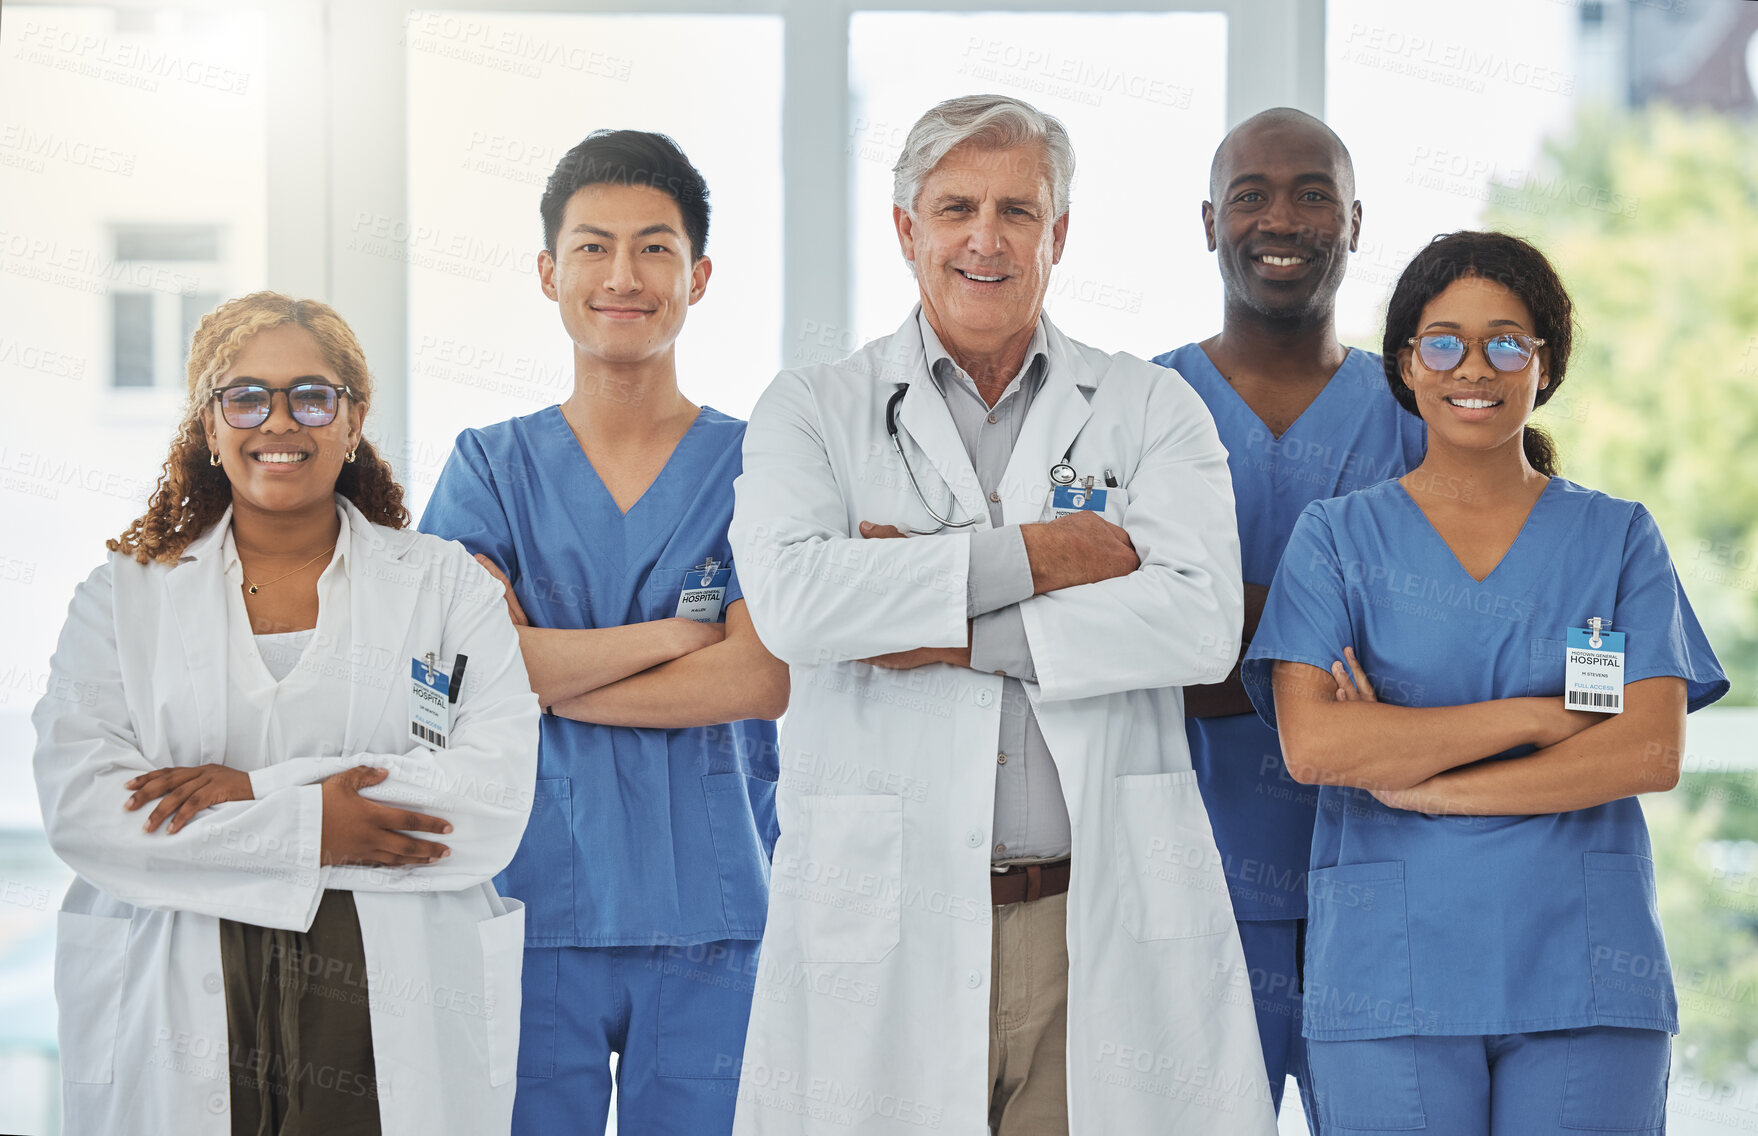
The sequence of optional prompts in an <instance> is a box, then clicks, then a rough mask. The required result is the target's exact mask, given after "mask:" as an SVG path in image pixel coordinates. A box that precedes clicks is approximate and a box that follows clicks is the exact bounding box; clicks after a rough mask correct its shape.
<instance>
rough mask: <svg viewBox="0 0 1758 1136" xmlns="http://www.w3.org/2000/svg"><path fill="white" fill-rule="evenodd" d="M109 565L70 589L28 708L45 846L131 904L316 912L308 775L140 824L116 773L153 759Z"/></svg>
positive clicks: (314, 802) (314, 819)
mask: <svg viewBox="0 0 1758 1136" xmlns="http://www.w3.org/2000/svg"><path fill="white" fill-rule="evenodd" d="M114 594H115V593H114V586H113V578H112V565H111V564H108V563H106V564H105V565H103V566H102V567H100V568H99V569H98V570H97V571H95V572H93V573H92V574H91V576H90V577H88V578H87V579H86V581H85V582H84V583H83V584H81V585H80V586H79V587H78V589H76V590H75V592H74V594H73V602H72V604H71V605H70V606H69V608H68V612H67V623H66V624H65V625H64V626H63V627H62V629H61V639H60V642H59V643H58V644H57V646H56V648H55V654H54V656H53V657H52V658H51V659H50V660H49V685H48V692H47V693H46V694H45V695H44V697H43V699H42V701H40V702H38V703H37V707H36V710H35V711H34V712H33V713H32V715H31V721H32V724H33V725H34V726H35V727H36V732H37V745H36V752H35V755H34V758H33V762H34V765H35V771H36V780H37V797H38V800H39V802H40V804H41V805H42V809H43V824H44V827H45V828H46V829H47V830H48V837H49V846H50V847H51V848H53V849H54V850H55V854H56V855H58V856H60V857H61V859H62V860H64V861H66V863H67V865H68V866H69V867H71V868H72V869H73V870H74V871H76V872H78V873H79V874H80V875H81V876H83V877H85V878H86V879H87V880H89V881H91V883H92V884H93V885H94V886H96V887H98V888H100V889H101V890H103V891H105V892H107V893H108V894H110V895H112V896H114V897H115V898H117V899H119V900H122V901H123V902H125V903H131V904H133V905H135V906H137V907H147V908H160V909H167V910H180V911H193V912H196V913H198V914H202V915H212V916H215V917H218V918H222V919H236V920H239V921H241V922H245V923H254V924H257V925H259V926H263V927H281V928H288V929H293V930H304V929H306V928H307V927H309V926H310V925H311V920H312V917H313V916H314V915H315V914H316V913H317V904H318V900H319V899H321V898H322V896H323V889H324V880H325V877H326V876H327V875H328V872H327V870H325V869H322V868H320V867H319V864H318V859H319V851H320V842H321V838H322V827H321V826H322V814H323V800H322V797H321V796H320V790H319V789H318V788H317V787H316V786H310V787H307V788H303V789H300V790H298V791H297V792H294V793H284V794H279V795H277V796H275V797H274V798H272V799H269V800H260V801H234V802H231V803H228V804H224V805H219V806H216V807H214V808H212V809H208V810H204V812H203V813H202V815H201V817H200V818H199V823H195V824H190V825H188V826H186V827H185V828H184V829H182V831H180V832H177V833H167V832H166V831H165V828H164V826H162V825H161V826H160V829H159V831H158V832H154V833H148V832H145V831H143V830H142V827H141V826H142V824H143V823H144V822H145V820H146V817H147V814H148V811H149V810H144V809H143V810H139V811H136V812H128V811H126V810H124V809H123V807H122V804H123V802H124V801H126V800H127V799H128V796H129V791H128V790H127V789H125V788H123V785H124V784H125V783H126V782H127V781H129V780H130V779H132V778H134V777H136V776H138V775H139V774H142V773H146V772H148V771H150V770H151V769H153V768H154V764H153V763H151V762H149V761H148V760H147V758H146V756H145V754H143V753H142V752H141V750H140V745H139V743H138V741H137V739H136V735H135V732H134V725H133V722H132V720H131V718H130V716H129V713H128V706H127V702H126V699H125V696H124V692H123V686H122V665H121V661H120V657H119V655H118V652H117V646H116V615H115V612H114Z"/></svg>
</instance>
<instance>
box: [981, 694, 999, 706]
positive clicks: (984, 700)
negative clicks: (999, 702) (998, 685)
mask: <svg viewBox="0 0 1758 1136" xmlns="http://www.w3.org/2000/svg"><path fill="white" fill-rule="evenodd" d="M993 701H995V692H994V691H993V690H979V691H977V705H978V706H987V705H989V704H990V703H991V702H993Z"/></svg>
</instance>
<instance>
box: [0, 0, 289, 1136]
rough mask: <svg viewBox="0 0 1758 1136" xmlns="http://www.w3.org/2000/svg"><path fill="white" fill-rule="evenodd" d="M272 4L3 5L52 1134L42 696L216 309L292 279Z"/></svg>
mask: <svg viewBox="0 0 1758 1136" xmlns="http://www.w3.org/2000/svg"><path fill="white" fill-rule="evenodd" d="M265 54H266V53H265V21H264V18H263V16H262V14H261V13H260V12H252V11H248V10H245V11H236V10H231V9H228V8H222V7H219V6H209V7H207V8H205V9H202V10H195V11H189V10H182V9H176V8H164V9H159V8H150V7H141V6H132V5H131V6H127V7H122V8H114V7H101V6H99V7H72V6H61V5H29V4H12V3H8V4H6V6H5V14H4V18H3V19H0V387H3V388H4V390H5V391H6V410H5V413H4V414H3V415H0V518H3V520H4V522H5V524H4V531H5V533H6V536H5V537H4V538H0V609H3V610H4V611H5V613H6V614H5V617H4V620H5V622H4V627H5V635H4V638H5V642H6V649H7V659H6V662H5V663H4V664H0V778H4V780H5V783H6V784H7V785H8V786H10V787H11V788H10V791H9V792H7V793H5V794H3V795H0V1131H7V1132H29V1133H43V1132H48V1131H51V1130H52V1128H53V1125H54V1119H53V1118H54V1116H55V1115H56V1113H57V1111H58V1105H59V1096H60V1081H59V1078H58V1076H57V1075H56V1064H55V1002H54V996H53V994H52V987H51V977H52V973H53V952H54V929H55V910H56V908H57V907H58V906H59V905H60V902H61V895H62V893H63V892H64V891H65V890H66V887H67V883H68V880H69V874H68V872H67V869H66V868H65V867H64V866H63V865H62V864H61V863H60V862H59V861H58V860H56V859H55V858H54V857H53V855H51V854H50V852H49V849H48V846H47V845H46V844H45V843H44V841H43V838H42V829H41V821H40V819H39V817H38V814H37V805H36V795H35V793H34V792H32V791H31V785H32V777H31V768H30V755H31V748H32V742H33V736H32V733H31V730H30V724H29V720H28V714H29V712H30V709H31V706H32V705H33V704H34V703H35V701H36V699H37V698H38V697H39V696H40V695H41V694H42V693H43V691H44V688H45V684H46V682H47V680H48V659H49V653H50V650H51V649H52V647H53V645H54V641H55V636H56V634H57V633H58V632H59V630H60V627H61V622H62V619H63V618H64V616H65V614H66V610H67V601H68V598H69V597H70V596H71V594H72V591H73V586H74V584H75V582H76V581H78V580H80V579H83V578H84V577H85V575H86V574H87V573H88V572H90V571H91V570H92V568H93V567H94V566H95V565H96V564H98V562H99V561H100V560H101V559H102V557H103V555H104V544H103V542H104V538H105V537H108V536H114V535H116V534H117V533H119V532H121V531H122V529H123V527H124V526H125V525H126V524H127V523H128V521H129V520H130V519H132V518H133V517H135V516H137V515H139V513H140V512H141V510H142V508H143V506H144V505H145V503H146V498H147V494H148V493H149V492H150V490H151V488H152V486H153V483H154V480H155V478H156V476H157V473H158V469H159V463H160V462H161V461H163V460H164V455H165V452H166V449H167V448H168V446H169V444H170V441H171V435H172V431H173V429H174V427H175V425H176V422H177V420H178V418H179V416H180V412H181V409H182V405H183V394H184V389H185V388H184V376H183V367H184V358H185V352H186V350H187V345H188V339H189V332H190V331H191V330H192V329H193V326H194V320H195V319H197V318H199V317H200V315H201V313H202V312H204V311H206V310H208V309H209V308H211V307H212V306H213V304H214V303H215V302H217V301H218V299H219V298H220V297H221V296H223V295H228V294H236V293H238V292H241V291H247V290H249V289H252V288H259V287H262V286H263V285H265V284H266V283H268V280H267V276H266V267H265V252H264V247H265V234H266V228H267V226H266V215H267V204H266V196H267V192H268V179H267V175H266V154H267V149H268V138H269V135H268V130H267V116H266V113H265V106H266V97H267V96H266V93H265V88H266V84H267V73H266V66H265Z"/></svg>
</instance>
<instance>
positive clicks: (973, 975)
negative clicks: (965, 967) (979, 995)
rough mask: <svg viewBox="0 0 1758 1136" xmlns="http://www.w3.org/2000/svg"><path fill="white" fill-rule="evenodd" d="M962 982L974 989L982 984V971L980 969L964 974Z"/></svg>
mask: <svg viewBox="0 0 1758 1136" xmlns="http://www.w3.org/2000/svg"><path fill="white" fill-rule="evenodd" d="M964 984H965V985H966V986H969V987H970V988H971V989H972V990H975V989H976V988H977V987H979V986H981V985H982V984H983V972H982V971H980V970H973V971H971V972H970V973H969V974H967V975H965V976H964Z"/></svg>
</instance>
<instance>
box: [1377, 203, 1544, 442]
mask: <svg viewBox="0 0 1758 1136" xmlns="http://www.w3.org/2000/svg"><path fill="white" fill-rule="evenodd" d="M1467 276H1476V277H1479V278H1481V279H1484V280H1488V281H1491V282H1493V283H1496V284H1500V285H1501V286H1502V287H1504V288H1506V289H1507V290H1508V291H1510V292H1512V293H1513V294H1514V295H1516V296H1518V297H1519V298H1520V302H1521V303H1523V304H1525V305H1526V307H1527V309H1528V310H1530V311H1531V312H1532V319H1533V322H1534V324H1535V325H1536V326H1535V327H1534V328H1533V329H1532V334H1533V335H1535V336H1537V337H1538V338H1540V339H1542V340H1544V349H1545V351H1546V352H1548V353H1549V365H1548V366H1547V368H1546V373H1547V375H1548V376H1549V378H1550V384H1549V385H1548V386H1546V387H1545V388H1544V389H1543V390H1541V391H1539V392H1538V396H1537V397H1536V398H1535V399H1534V400H1533V401H1534V403H1535V404H1536V405H1537V406H1543V405H1544V404H1545V403H1547V402H1549V401H1550V399H1551V396H1552V395H1554V394H1556V393H1557V388H1558V387H1559V386H1562V385H1563V375H1564V374H1565V373H1567V371H1568V369H1569V352H1570V350H1571V349H1572V348H1573V347H1574V343H1575V305H1574V303H1573V302H1572V301H1571V300H1570V299H1569V291H1568V289H1567V288H1565V287H1563V279H1562V277H1561V276H1559V275H1557V270H1556V269H1555V268H1553V267H1552V266H1551V263H1550V261H1549V260H1548V259H1547V258H1546V257H1545V255H1544V253H1542V252H1540V251H1539V250H1538V248H1537V246H1535V245H1532V244H1529V243H1527V242H1526V241H1523V240H1521V239H1520V238H1519V237H1516V236H1511V235H1509V234H1507V233H1495V232H1476V231H1473V230H1469V229H1462V230H1460V231H1459V232H1457V233H1443V234H1442V235H1441V236H1438V237H1436V238H1435V239H1434V240H1432V241H1430V242H1429V243H1428V246H1427V247H1426V248H1424V249H1423V250H1422V251H1421V252H1419V253H1417V254H1416V258H1415V259H1414V260H1412V261H1411V262H1410V263H1409V265H1407V266H1406V267H1405V269H1404V273H1403V275H1401V276H1399V277H1398V283H1397V285H1396V286H1395V287H1393V289H1392V299H1391V301H1390V302H1389V303H1388V304H1387V306H1386V334H1385V338H1384V340H1383V341H1382V342H1381V344H1380V359H1381V362H1382V364H1383V365H1384V367H1385V372H1386V385H1387V386H1389V387H1391V388H1392V397H1393V398H1395V399H1397V400H1398V405H1400V406H1402V407H1403V408H1404V409H1405V410H1407V411H1409V412H1410V413H1411V414H1418V411H1417V409H1416V393H1415V392H1414V391H1412V390H1411V389H1410V388H1409V387H1407V386H1405V385H1404V376H1403V373H1402V371H1401V370H1400V366H1401V363H1400V355H1401V353H1402V352H1404V351H1405V350H1407V349H1408V347H1409V341H1410V337H1411V336H1413V335H1415V334H1416V325H1417V322H1418V321H1419V320H1421V319H1422V309H1424V308H1426V307H1427V306H1428V303H1429V301H1430V300H1432V299H1434V298H1435V297H1436V296H1438V295H1440V294H1441V293H1442V292H1444V291H1446V290H1447V289H1448V288H1449V287H1451V286H1452V284H1453V283H1454V282H1455V281H1457V280H1461V279H1463V278H1465V277H1467ZM1418 416H1419V417H1420V415H1418ZM1524 445H1525V449H1526V458H1527V461H1528V462H1529V463H1530V464H1531V465H1532V467H1533V468H1534V469H1536V470H1538V471H1539V472H1540V473H1545V474H1552V475H1554V474H1555V473H1556V472H1557V470H1558V469H1559V468H1560V463H1559V462H1558V459H1557V453H1556V447H1555V446H1554V445H1553V444H1552V443H1551V441H1550V439H1549V437H1547V436H1546V435H1545V433H1544V432H1543V431H1542V430H1540V429H1538V427H1536V426H1533V425H1531V424H1528V425H1527V427H1526V435H1525V438H1524Z"/></svg>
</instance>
